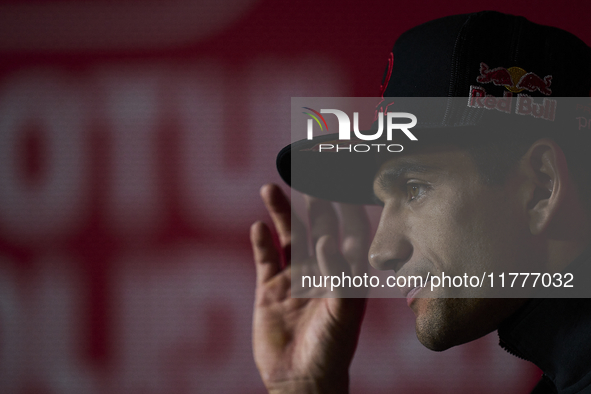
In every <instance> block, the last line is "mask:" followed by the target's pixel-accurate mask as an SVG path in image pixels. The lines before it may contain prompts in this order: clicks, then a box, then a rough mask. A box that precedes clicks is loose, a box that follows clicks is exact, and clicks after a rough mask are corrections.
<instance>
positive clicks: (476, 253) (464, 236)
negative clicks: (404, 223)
mask: <svg viewBox="0 0 591 394" xmlns="http://www.w3.org/2000/svg"><path fill="white" fill-rule="evenodd" d="M474 189H475V190H477V191H478V190H479V189H477V188H474ZM480 191H481V192H480V193H471V194H470V193H454V192H452V191H447V193H441V194H440V195H439V196H437V200H436V201H437V202H438V203H437V204H431V205H427V204H426V205H425V206H424V207H423V211H422V212H421V215H417V220H416V221H414V222H413V225H412V229H413V232H414V234H415V235H416V237H415V238H416V239H419V240H421V241H420V243H419V244H418V245H417V247H418V249H419V250H420V251H421V253H422V254H423V255H425V256H426V257H427V258H428V259H429V260H430V261H432V262H433V263H434V265H435V266H436V267H437V269H438V270H440V271H445V272H450V273H451V272H453V273H456V274H463V273H480V274H481V273H482V272H483V271H492V270H498V269H502V267H501V266H499V262H502V263H511V264H513V263H514V261H515V259H516V258H519V254H517V253H516V249H518V246H519V245H520V244H521V241H520V240H521V239H522V238H523V237H522V231H521V230H520V229H519V226H517V225H516V223H515V222H516V220H515V219H516V216H517V215H518V213H517V212H515V209H514V208H513V207H511V206H510V204H508V203H507V201H506V200H502V199H501V198H500V195H498V194H496V193H490V192H485V191H483V190H482V189H480ZM418 218H420V219H418Z"/></svg>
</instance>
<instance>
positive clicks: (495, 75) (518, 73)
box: [476, 63, 552, 96]
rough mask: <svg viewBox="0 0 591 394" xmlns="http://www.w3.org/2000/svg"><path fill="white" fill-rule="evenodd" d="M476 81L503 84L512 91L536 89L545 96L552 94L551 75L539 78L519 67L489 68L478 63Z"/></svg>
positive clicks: (533, 90)
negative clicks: (478, 68) (478, 72)
mask: <svg viewBox="0 0 591 394" xmlns="http://www.w3.org/2000/svg"><path fill="white" fill-rule="evenodd" d="M476 81H477V82H480V83H492V84H494V85H496V86H504V87H505V88H507V90H509V91H510V92H512V93H519V92H522V91H524V90H527V91H528V92H535V91H538V92H540V93H542V94H544V95H546V96H549V95H550V94H552V90H551V89H550V85H551V84H552V75H546V76H545V77H544V78H540V77H539V76H538V75H537V74H535V73H532V72H527V71H525V70H524V69H522V68H520V67H510V68H505V67H497V68H493V69H490V68H489V66H488V65H487V64H486V63H480V75H479V76H478V77H477V78H476Z"/></svg>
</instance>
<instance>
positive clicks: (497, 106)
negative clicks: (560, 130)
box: [468, 63, 557, 121]
mask: <svg viewBox="0 0 591 394" xmlns="http://www.w3.org/2000/svg"><path fill="white" fill-rule="evenodd" d="M476 81H477V82H480V83H482V84H488V83H492V84H493V85H495V86H504V87H505V88H506V89H507V90H508V91H507V92H505V93H504V94H503V97H495V96H493V95H492V94H488V93H487V92H486V89H485V88H484V87H483V86H474V85H473V86H470V98H469V100H468V106H469V107H473V108H485V109H490V110H497V111H501V112H505V113H507V114H510V113H513V111H515V112H514V113H515V114H517V115H529V116H533V117H534V118H542V119H545V120H549V121H553V120H554V118H555V116H556V107H557V102H556V100H552V99H549V98H544V100H543V101H542V102H541V103H538V102H535V101H534V98H533V97H530V96H529V95H527V94H525V93H521V92H523V91H528V92H532V93H533V92H536V91H537V92H540V93H542V94H543V95H546V96H549V95H550V94H552V90H551V89H550V85H551V84H552V75H546V76H545V77H544V78H540V77H539V76H538V75H536V74H535V73H532V72H527V71H525V70H524V69H522V68H520V67H510V68H504V67H497V68H492V69H491V68H490V67H489V66H488V65H487V64H486V63H480V75H479V76H478V77H477V78H476ZM514 95H517V100H516V102H515V103H514V101H513V97H514Z"/></svg>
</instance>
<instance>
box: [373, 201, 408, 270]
mask: <svg viewBox="0 0 591 394" xmlns="http://www.w3.org/2000/svg"><path fill="white" fill-rule="evenodd" d="M412 253H413V247H412V243H411V242H410V240H409V238H408V234H407V228H406V225H405V224H404V221H403V220H400V218H397V217H396V216H395V215H392V214H389V213H388V212H387V210H386V208H384V210H383V211H382V216H381V217H380V223H379V225H378V229H377V231H376V235H375V237H374V239H373V242H372V243H371V246H370V248H369V253H368V258H369V263H370V264H371V265H372V267H374V268H376V269H379V270H394V271H399V270H400V268H402V266H403V265H404V264H405V263H406V262H407V261H408V260H409V259H410V258H411V256H412Z"/></svg>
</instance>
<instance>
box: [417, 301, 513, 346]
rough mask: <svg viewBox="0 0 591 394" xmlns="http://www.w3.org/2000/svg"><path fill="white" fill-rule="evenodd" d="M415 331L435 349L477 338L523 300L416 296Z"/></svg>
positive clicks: (496, 326) (493, 326)
mask: <svg viewBox="0 0 591 394" xmlns="http://www.w3.org/2000/svg"><path fill="white" fill-rule="evenodd" d="M415 301H416V302H415V303H414V305H413V308H412V309H413V311H414V313H415V315H416V318H417V319H416V326H415V328H416V333H417V338H418V339H419V341H420V342H421V343H422V344H423V346H425V347H426V348H428V349H430V350H434V351H443V350H447V349H449V348H451V347H453V346H457V345H461V344H463V343H466V342H470V341H473V340H475V339H478V338H480V337H482V336H484V335H486V334H488V333H490V332H492V331H494V330H496V329H497V328H498V326H499V324H500V323H501V322H502V321H503V320H504V319H506V318H507V317H509V316H510V315H511V314H512V313H513V312H515V310H517V309H518V307H519V306H520V305H521V304H523V302H524V300H520V299H492V298H422V299H416V300H415Z"/></svg>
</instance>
